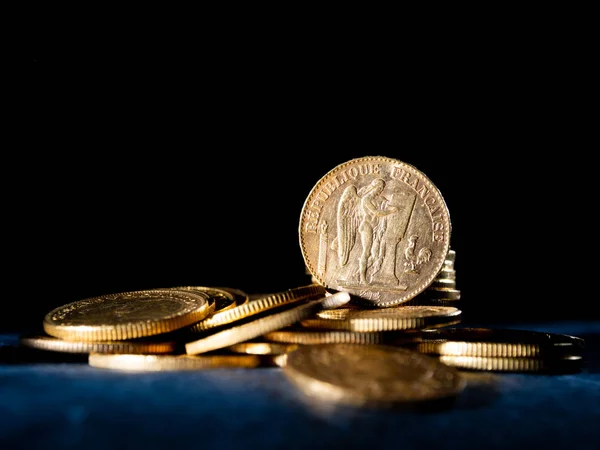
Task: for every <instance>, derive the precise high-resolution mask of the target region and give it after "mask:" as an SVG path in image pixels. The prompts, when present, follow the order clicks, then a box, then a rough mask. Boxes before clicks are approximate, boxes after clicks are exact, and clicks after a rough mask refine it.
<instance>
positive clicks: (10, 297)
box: [0, 25, 598, 331]
mask: <svg viewBox="0 0 600 450" xmlns="http://www.w3.org/2000/svg"><path fill="white" fill-rule="evenodd" d="M82 28H85V26H84V25H82ZM174 28H176V27H174ZM294 30H295V31H298V29H297V28H294ZM163 31H164V30H163ZM57 34H59V33H57ZM92 34H93V36H92V37H90V36H89V34H86V33H85V32H84V31H83V30H79V31H77V32H73V33H70V34H67V35H66V36H62V37H60V38H49V37H48V35H45V36H44V35H42V34H36V35H35V37H34V38H33V40H32V41H31V46H30V48H29V49H28V51H27V52H25V53H26V56H25V58H24V61H21V62H20V63H17V64H15V65H14V66H13V67H12V68H14V69H15V70H14V71H13V72H11V73H13V74H14V75H15V76H14V81H13V82H12V84H10V88H11V89H12V91H13V92H14V93H16V94H17V96H18V97H19V102H18V103H19V106H18V107H17V108H16V109H15V113H14V117H15V118H16V122H17V124H18V125H19V127H18V135H19V141H18V146H17V148H15V151H14V152H12V154H11V155H12V156H11V159H10V160H7V161H6V164H4V172H5V178H10V180H11V182H10V183H9V186H8V187H7V188H6V189H5V196H4V197H5V202H4V215H3V216H4V222H5V226H7V227H8V228H7V229H6V228H5V234H4V236H5V252H4V255H5V263H6V264H5V267H6V269H5V277H4V279H5V288H6V291H5V292H6V298H5V301H4V306H5V307H6V312H5V313H3V314H2V315H1V316H0V325H1V326H2V329H3V330H8V331H11V330H22V329H29V328H36V327H39V326H40V325H41V321H42V318H43V315H44V314H45V313H46V312H47V311H49V310H50V309H52V308H54V307H57V306H60V305H62V304H65V303H68V302H71V301H75V300H78V299H80V298H85V297H90V296H96V295H101V294H105V293H113V292H118V291H124V290H136V289H146V288H156V287H168V286H177V285H203V286H229V287H236V288H239V289H242V290H245V291H247V292H248V293H263V292H275V291H279V290H285V289H288V288H291V287H296V286H300V285H302V284H306V283H307V282H309V279H310V278H309V276H308V275H306V274H305V272H304V262H303V259H302V255H301V252H300V247H299V244H298V225H299V219H300V212H301V209H302V205H303V202H304V200H305V198H306V197H307V195H308V193H309V191H310V190H311V188H312V187H313V185H314V184H315V183H316V182H317V181H318V180H319V179H320V178H321V177H322V176H323V175H324V174H325V173H326V172H328V171H329V170H331V169H332V168H333V167H334V166H335V165H337V164H339V163H342V162H344V161H346V160H348V159H351V158H354V157H359V156H367V155H382V156H389V157H393V158H398V159H400V160H402V161H405V162H407V163H409V164H412V165H414V166H415V167H416V168H418V169H419V170H421V171H422V172H424V173H425V174H426V175H427V176H428V177H429V178H430V179H431V180H432V181H433V183H434V184H436V186H437V187H438V188H439V190H440V191H441V193H442V195H443V196H444V198H445V200H446V203H447V206H448V208H449V211H450V216H451V220H452V225H453V231H452V238H451V246H452V248H454V249H455V250H456V252H457V259H456V264H455V268H456V270H457V284H458V288H459V289H460V290H461V292H462V297H463V298H462V300H461V309H462V310H463V314H464V319H465V321H466V320H468V321H471V322H478V323H500V322H502V323H507V322H509V323H511V322H512V323H521V322H522V323H525V322H530V321H540V320H541V321H546V320H571V319H584V320H585V319H592V318H598V313H597V312H596V309H595V306H594V305H593V304H594V303H595V302H597V300H595V297H596V295H595V294H594V290H595V286H593V283H592V282H591V280H594V279H595V278H594V276H595V273H594V271H595V263H594V259H595V258H594V251H593V250H592V249H593V248H594V247H596V244H595V240H594V239H593V237H594V234H597V232H596V231H595V225H594V221H593V220H592V219H591V218H589V217H591V216H590V214H593V213H592V211H593V210H595V209H597V205H596V204H595V203H594V202H593V201H590V200H587V199H588V198H590V193H591V192H593V189H594V187H593V183H594V182H595V180H594V179H593V178H590V177H589V176H588V175H584V174H585V173H586V171H590V170H593V166H592V160H591V159H590V158H589V157H588V156H586V152H589V151H590V148H591V147H590V146H589V144H586V142H587V141H586V140H585V139H584V135H586V134H588V133H589V131H590V129H591V128H592V127H591V125H590V124H591V123H592V122H591V118H590V117H589V116H587V115H585V114H582V113H581V108H580V106H581V105H580V103H581V102H583V103H585V101H586V100H585V99H586V98H587V97H586V96H588V91H587V90H586V89H587V86H588V85H587V84H586V83H588V78H587V77H589V71H588V69H587V64H588V63H587V60H586V59H585V58H582V57H581V56H582V55H580V54H577V53H575V52H573V51H572V50H569V51H566V50H565V51H562V52H561V51H560V49H557V47H556V46H554V45H552V43H551V42H548V43H547V44H545V45H540V46H538V47H537V48H536V51H535V52H530V51H529V50H528V49H527V48H524V47H523V46H522V45H514V44H512V43H509V42H507V41H500V42H499V41H495V40H488V41H485V42H476V41H477V40H476V39H469V37H467V36H465V37H460V36H454V38H456V40H455V41H453V42H454V45H450V44H448V43H445V42H444V40H438V41H433V42H429V41H427V42H425V40H423V41H420V42H419V45H417V43H416V42H411V44H410V45H409V44H406V43H398V42H397V41H395V40H392V41H386V40H385V39H383V38H382V39H381V40H380V41H377V42H378V43H379V44H381V45H367V44H364V45H361V40H360V39H356V40H351V39H350V38H349V37H348V38H343V39H342V38H340V37H339V36H338V37H336V36H335V35H331V36H324V35H319V36H318V37H315V36H314V35H310V36H309V35H307V34H306V33H304V34H302V33H297V32H294V31H291V30H286V27H285V26H280V27H278V28H277V30H275V29H274V28H270V29H269V31H265V29H261V28H252V29H248V28H244V29H243V30H240V29H237V32H234V28H233V27H232V28H223V29H221V30H220V32H218V33H216V34H212V35H211V34H210V33H208V34H207V33H204V32H203V33H201V35H199V36H192V35H186V34H185V33H183V34H177V33H175V34H172V33H166V32H162V31H161V30H156V29H153V30H145V31H143V32H142V31H139V30H137V31H131V32H129V31H126V32H121V33H120V34H118V35H115V33H114V32H111V33H108V32H106V31H104V32H102V33H100V32H99V33H97V34H94V33H92ZM386 42H387V45H385V44H386ZM582 150H583V152H582Z"/></svg>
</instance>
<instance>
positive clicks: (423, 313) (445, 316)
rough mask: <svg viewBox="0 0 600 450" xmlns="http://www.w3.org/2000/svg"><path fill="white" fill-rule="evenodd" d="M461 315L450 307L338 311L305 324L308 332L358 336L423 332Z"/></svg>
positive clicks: (327, 312) (319, 315) (331, 311)
mask: <svg viewBox="0 0 600 450" xmlns="http://www.w3.org/2000/svg"><path fill="white" fill-rule="evenodd" d="M461 314H462V311H461V310H460V309H458V308H454V307H451V306H398V307H394V308H385V309H370V310H357V309H350V308H338V309H334V310H330V311H328V310H326V311H321V312H319V313H317V317H316V318H310V319H305V320H302V321H301V322H300V323H301V325H302V326H304V327H307V328H324V329H331V330H346V331H355V332H375V331H393V330H421V329H426V328H433V327H440V326H449V325H451V324H456V323H458V322H460V318H461Z"/></svg>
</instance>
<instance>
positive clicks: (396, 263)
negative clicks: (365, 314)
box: [299, 156, 453, 307]
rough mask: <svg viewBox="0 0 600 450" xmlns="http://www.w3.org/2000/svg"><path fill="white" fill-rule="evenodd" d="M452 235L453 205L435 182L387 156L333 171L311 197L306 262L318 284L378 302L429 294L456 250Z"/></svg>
mask: <svg viewBox="0 0 600 450" xmlns="http://www.w3.org/2000/svg"><path fill="white" fill-rule="evenodd" d="M450 234H451V224H450V215H449V211H448V208H447V206H446V203H445V201H444V198H443V197H442V195H441V192H440V191H439V190H438V188H437V187H436V186H435V185H434V184H433V182H432V181H431V180H430V179H429V178H428V177H427V176H426V175H425V174H424V173H423V172H421V171H420V170H418V169H417V168H416V167H414V166H412V165H410V164H407V163H405V162H402V161H400V160H398V159H394V158H388V157H383V156H365V157H361V158H356V159H352V160H349V161H346V162H344V163H342V164H339V165H338V166H336V167H334V168H333V169H331V170H330V171H329V172H327V173H326V174H325V175H324V176H323V177H322V178H321V179H320V180H318V181H317V183H316V184H315V185H314V187H313V188H312V190H311V191H310V193H309V195H308V197H307V198H306V200H305V202H304V205H303V208H302V211H301V216H300V225H299V239H300V248H301V251H302V255H303V258H304V262H305V265H306V266H307V267H308V269H309V270H310V272H311V273H312V275H313V276H314V277H315V278H316V279H317V280H318V282H319V283H320V284H322V285H324V286H325V287H327V288H330V289H334V290H336V291H346V292H348V293H350V294H351V295H352V296H353V300H354V301H361V302H364V303H367V304H369V305H370V306H374V307H390V306H396V305H400V304H402V303H403V302H406V301H408V300H410V299H411V298H413V297H414V296H416V295H417V294H419V293H421V292H423V291H424V290H425V289H426V288H427V286H429V285H430V284H431V282H432V281H433V279H434V278H435V277H436V275H437V274H438V273H439V271H440V270H441V268H442V266H444V265H445V262H446V261H447V258H448V257H449V256H450V255H452V254H451V253H449V250H450V248H449V245H450ZM450 257H451V258H452V256H450ZM450 263H452V261H450ZM452 266H453V265H452V264H450V265H449V267H451V268H452Z"/></svg>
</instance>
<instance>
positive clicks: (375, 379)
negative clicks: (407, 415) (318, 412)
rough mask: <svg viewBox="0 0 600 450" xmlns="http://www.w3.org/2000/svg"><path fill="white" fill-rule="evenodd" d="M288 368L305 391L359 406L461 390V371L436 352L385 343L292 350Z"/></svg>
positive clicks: (433, 397)
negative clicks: (383, 344) (423, 352)
mask: <svg viewBox="0 0 600 450" xmlns="http://www.w3.org/2000/svg"><path fill="white" fill-rule="evenodd" d="M284 373H285V374H286V375H287V376H288V377H289V379H290V381H291V382H292V383H293V384H294V385H295V386H296V387H298V388H299V389H300V390H301V391H302V392H304V393H306V394H308V395H311V396H316V397H319V398H321V399H322V398H325V399H327V400H332V401H336V402H340V403H347V404H352V405H357V406H379V405H382V406H383V405H386V406H387V405H389V406H392V405H395V404H403V403H414V402H426V401H432V400H440V399H445V398H452V397H455V396H457V395H458V394H459V393H460V392H461V391H462V390H463V389H464V387H465V383H464V381H463V378H462V377H461V375H460V373H459V372H458V371H457V370H455V369H453V368H452V367H450V366H448V365H446V364H442V363H440V362H439V361H438V360H437V359H436V358H433V357H430V356H428V355H424V354H422V353H418V352H414V351H411V350H407V349H403V348H398V347H388V346H382V345H352V344H318V345H305V346H300V347H299V348H298V349H296V350H294V351H293V352H291V353H288V355H287V358H286V364H285V367H284Z"/></svg>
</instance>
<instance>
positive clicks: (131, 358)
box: [88, 353, 262, 372]
mask: <svg viewBox="0 0 600 450" xmlns="http://www.w3.org/2000/svg"><path fill="white" fill-rule="evenodd" d="M88 362H89V365H90V366H92V367H98V368H102V369H115V370H126V371H136V372H137V371H140V372H164V371H174V370H203V369H218V368H222V367H259V366H260V365H261V364H262V361H261V359H260V357H258V356H257V355H203V356H189V355H110V354H104V353H90V355H89V357H88Z"/></svg>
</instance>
